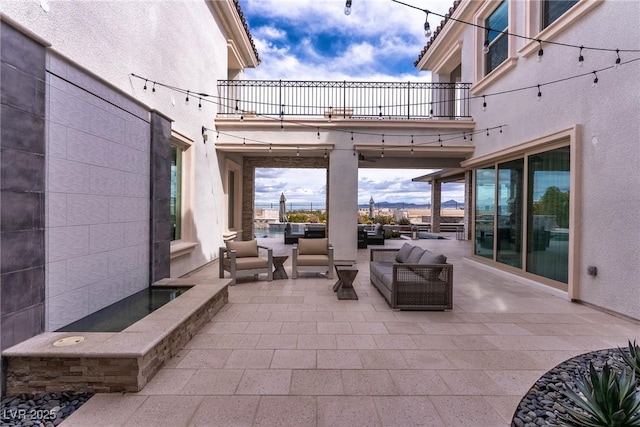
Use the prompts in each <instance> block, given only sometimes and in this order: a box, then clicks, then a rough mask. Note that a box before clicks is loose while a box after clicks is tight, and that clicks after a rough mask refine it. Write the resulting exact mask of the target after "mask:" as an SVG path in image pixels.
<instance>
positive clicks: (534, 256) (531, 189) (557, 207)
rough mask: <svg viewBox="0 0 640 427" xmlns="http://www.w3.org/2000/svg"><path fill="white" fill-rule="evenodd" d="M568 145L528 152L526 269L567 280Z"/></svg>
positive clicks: (551, 277)
mask: <svg viewBox="0 0 640 427" xmlns="http://www.w3.org/2000/svg"><path fill="white" fill-rule="evenodd" d="M569 160H570V154H569V147H563V148H559V149H556V150H552V151H547V152H545V153H540V154H535V155H532V156H528V159H527V163H528V171H529V172H528V182H529V185H528V194H527V197H528V206H529V215H528V216H527V221H528V227H527V228H528V234H527V242H528V244H527V271H528V272H530V273H534V274H536V275H538V276H543V277H548V278H549V279H553V280H557V281H559V282H563V283H567V281H568V276H569V267H568V266H569V187H570V168H569Z"/></svg>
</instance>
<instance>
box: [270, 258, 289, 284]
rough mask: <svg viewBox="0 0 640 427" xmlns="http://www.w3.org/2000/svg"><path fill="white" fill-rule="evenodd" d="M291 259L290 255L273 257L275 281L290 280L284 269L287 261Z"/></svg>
mask: <svg viewBox="0 0 640 427" xmlns="http://www.w3.org/2000/svg"><path fill="white" fill-rule="evenodd" d="M287 259H289V255H279V256H274V257H273V267H274V268H273V279H274V280H280V279H288V278H289V276H287V272H286V270H285V269H284V263H285V261H286V260H287Z"/></svg>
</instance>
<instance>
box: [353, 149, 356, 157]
mask: <svg viewBox="0 0 640 427" xmlns="http://www.w3.org/2000/svg"><path fill="white" fill-rule="evenodd" d="M355 155H356V147H353V156H354V157H355Z"/></svg>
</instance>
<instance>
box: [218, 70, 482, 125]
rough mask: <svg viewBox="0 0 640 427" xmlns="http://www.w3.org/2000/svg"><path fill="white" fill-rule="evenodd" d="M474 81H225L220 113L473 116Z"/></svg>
mask: <svg viewBox="0 0 640 427" xmlns="http://www.w3.org/2000/svg"><path fill="white" fill-rule="evenodd" d="M470 87H471V83H413V82H347V81H295V80H219V81H218V96H219V107H218V117H220V118H229V119H231V118H234V117H237V118H239V119H244V118H251V117H278V118H284V117H300V118H322V119H326V120H329V121H331V120H332V119H349V120H422V121H426V120H434V119H441V120H442V119H444V120H471V114H470V111H469V100H470V98H469V88H470Z"/></svg>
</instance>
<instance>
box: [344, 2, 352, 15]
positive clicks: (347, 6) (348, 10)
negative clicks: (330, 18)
mask: <svg viewBox="0 0 640 427" xmlns="http://www.w3.org/2000/svg"><path fill="white" fill-rule="evenodd" d="M344 14H345V15H347V16H349V15H351V0H347V3H346V4H345V5H344Z"/></svg>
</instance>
